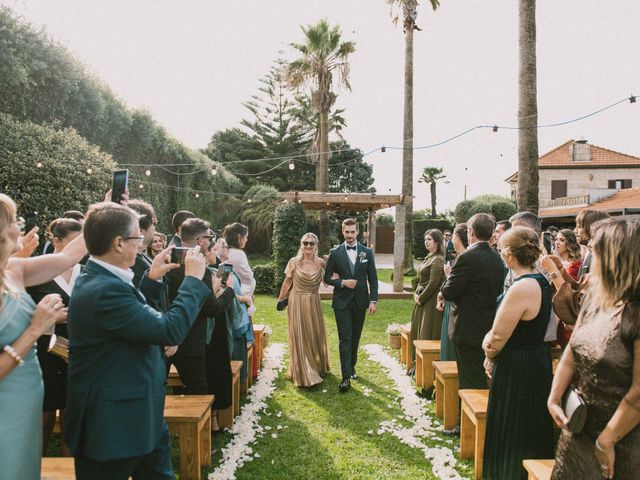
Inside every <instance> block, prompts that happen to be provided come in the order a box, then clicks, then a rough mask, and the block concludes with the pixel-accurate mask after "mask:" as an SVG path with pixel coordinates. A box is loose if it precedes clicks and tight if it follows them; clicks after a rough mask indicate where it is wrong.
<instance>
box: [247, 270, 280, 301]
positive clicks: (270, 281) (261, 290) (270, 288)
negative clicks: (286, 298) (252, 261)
mask: <svg viewBox="0 0 640 480" xmlns="http://www.w3.org/2000/svg"><path fill="white" fill-rule="evenodd" d="M253 277H254V278H255V279H256V292H255V293H257V294H264V295H276V294H277V293H278V291H279V284H276V264H275V263H273V262H269V263H265V264H264V265H256V266H255V267H253Z"/></svg>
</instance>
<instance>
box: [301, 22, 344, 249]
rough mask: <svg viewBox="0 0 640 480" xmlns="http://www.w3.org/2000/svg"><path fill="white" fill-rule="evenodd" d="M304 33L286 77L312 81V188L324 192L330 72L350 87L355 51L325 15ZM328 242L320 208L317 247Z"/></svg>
mask: <svg viewBox="0 0 640 480" xmlns="http://www.w3.org/2000/svg"><path fill="white" fill-rule="evenodd" d="M301 28H302V32H303V33H304V35H305V37H306V39H305V40H306V41H305V43H304V44H300V43H292V44H291V46H292V47H293V48H294V49H296V50H297V51H298V52H300V53H301V54H302V57H300V58H298V59H296V60H294V61H293V62H291V63H290V64H289V68H288V80H289V84H290V85H291V86H292V87H293V88H299V87H301V86H303V85H305V84H311V85H312V92H311V104H312V106H313V108H314V109H315V110H316V111H317V112H319V113H320V135H319V139H320V145H319V150H320V153H319V161H318V167H317V169H316V189H317V190H318V191H320V192H326V191H328V188H329V112H330V111H331V107H332V106H333V104H334V103H335V101H336V97H337V95H336V94H335V93H334V92H333V90H332V87H333V74H334V72H337V73H338V75H339V83H340V84H342V85H344V86H345V87H346V88H347V89H348V90H351V85H350V84H349V62H348V58H349V54H351V53H353V52H354V51H355V43H354V42H343V41H342V32H341V31H340V27H339V26H338V25H336V26H334V27H331V26H330V25H329V22H328V21H327V20H326V19H322V20H320V21H319V22H318V23H317V24H316V25H307V26H306V27H301ZM328 246H329V217H328V216H327V213H326V211H324V210H322V211H321V212H320V248H321V249H322V251H325V250H326V249H327V248H328Z"/></svg>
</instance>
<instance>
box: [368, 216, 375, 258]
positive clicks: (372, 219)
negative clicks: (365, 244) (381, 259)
mask: <svg viewBox="0 0 640 480" xmlns="http://www.w3.org/2000/svg"><path fill="white" fill-rule="evenodd" d="M367 231H368V232H369V248H370V249H371V250H373V253H374V254H375V253H376V212H374V211H373V210H372V209H369V218H368V226H367Z"/></svg>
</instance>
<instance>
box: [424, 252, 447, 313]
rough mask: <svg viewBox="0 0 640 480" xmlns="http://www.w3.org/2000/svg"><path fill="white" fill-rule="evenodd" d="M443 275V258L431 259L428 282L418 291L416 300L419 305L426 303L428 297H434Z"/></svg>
mask: <svg viewBox="0 0 640 480" xmlns="http://www.w3.org/2000/svg"><path fill="white" fill-rule="evenodd" d="M443 275H444V257H442V256H440V255H438V256H436V257H434V258H433V261H432V262H431V266H430V267H429V282H428V283H427V284H426V285H425V287H424V288H423V289H422V290H421V291H420V294H419V295H418V299H419V300H420V303H421V304H424V302H426V301H427V299H428V298H429V297H432V296H433V295H435V294H436V293H437V291H438V289H439V288H440V286H441V285H442V277H443Z"/></svg>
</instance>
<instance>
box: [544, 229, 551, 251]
mask: <svg viewBox="0 0 640 480" xmlns="http://www.w3.org/2000/svg"><path fill="white" fill-rule="evenodd" d="M542 243H543V245H544V249H545V251H546V252H547V254H548V255H551V243H552V242H551V232H543V233H542Z"/></svg>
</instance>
